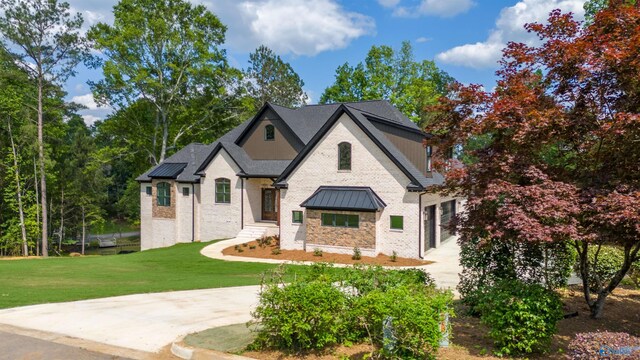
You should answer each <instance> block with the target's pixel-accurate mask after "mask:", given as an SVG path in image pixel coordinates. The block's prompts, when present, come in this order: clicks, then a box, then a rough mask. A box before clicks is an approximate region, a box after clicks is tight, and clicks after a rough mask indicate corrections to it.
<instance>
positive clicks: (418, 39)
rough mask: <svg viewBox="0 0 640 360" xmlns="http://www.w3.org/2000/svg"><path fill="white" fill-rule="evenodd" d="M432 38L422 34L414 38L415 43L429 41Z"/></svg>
mask: <svg viewBox="0 0 640 360" xmlns="http://www.w3.org/2000/svg"><path fill="white" fill-rule="evenodd" d="M431 40H433V39H431V38H428V37H424V36H420V37H419V38H417V39H416V42H417V43H426V42H427V41H431Z"/></svg>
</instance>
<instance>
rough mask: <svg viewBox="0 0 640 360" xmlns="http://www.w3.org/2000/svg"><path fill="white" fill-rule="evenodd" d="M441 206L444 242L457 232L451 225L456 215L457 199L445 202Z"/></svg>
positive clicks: (441, 235) (441, 239) (442, 237)
mask: <svg viewBox="0 0 640 360" xmlns="http://www.w3.org/2000/svg"><path fill="white" fill-rule="evenodd" d="M440 206H441V213H440V226H441V227H442V230H441V231H440V242H443V241H444V240H446V239H448V238H450V237H451V236H453V235H455V232H454V231H453V229H451V228H450V227H449V226H450V225H451V221H452V220H453V218H454V217H455V215H456V201H455V200H451V201H447V202H443V203H442V204H441V205H440Z"/></svg>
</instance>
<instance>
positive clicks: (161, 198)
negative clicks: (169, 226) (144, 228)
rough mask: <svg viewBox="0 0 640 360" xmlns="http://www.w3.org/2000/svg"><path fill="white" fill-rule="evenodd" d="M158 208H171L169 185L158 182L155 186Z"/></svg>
mask: <svg viewBox="0 0 640 360" xmlns="http://www.w3.org/2000/svg"><path fill="white" fill-rule="evenodd" d="M156 192H157V197H158V201H157V202H158V206H171V185H170V184H169V183H168V182H159V183H158V185H156Z"/></svg>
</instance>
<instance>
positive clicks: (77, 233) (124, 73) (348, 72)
mask: <svg viewBox="0 0 640 360" xmlns="http://www.w3.org/2000/svg"><path fill="white" fill-rule="evenodd" d="M0 7H1V8H2V15H1V16H0V36H1V39H2V42H1V44H0V189H2V192H1V194H0V256H4V255H11V256H15V255H28V254H29V255H44V256H47V255H48V254H49V253H50V252H51V253H54V254H59V253H60V251H61V248H62V245H63V244H65V242H69V243H73V242H75V241H77V240H78V239H81V238H84V237H85V236H86V235H88V232H89V231H90V229H91V228H94V229H95V227H96V226H99V225H100V224H101V223H102V222H104V221H105V220H107V219H126V220H128V221H130V222H136V221H138V220H139V186H138V184H137V183H136V182H135V180H134V179H135V177H136V176H138V175H140V174H141V173H143V172H144V171H146V170H147V169H148V168H149V167H151V166H153V165H155V164H158V163H160V162H161V161H163V160H164V159H165V158H166V157H168V156H170V155H171V154H172V153H174V152H176V151H177V150H179V149H180V148H181V147H183V146H185V145H187V144H189V143H191V142H202V143H211V142H212V141H214V140H215V139H217V138H218V137H219V136H221V135H223V134H224V133H225V132H227V131H228V130H230V129H231V128H233V127H235V126H236V125H238V124H239V123H240V122H242V121H244V120H246V119H248V118H249V117H250V116H252V115H253V114H254V113H255V111H257V110H258V109H259V108H260V106H262V104H263V103H264V102H266V101H271V102H275V103H277V104H280V105H283V106H289V107H298V106H303V105H304V104H305V103H306V101H307V100H308V97H307V95H306V93H305V92H304V90H303V86H304V82H303V80H302V79H301V78H300V76H299V75H298V74H296V72H295V71H294V70H293V68H292V67H291V65H290V64H288V63H286V62H284V61H283V60H282V59H281V58H280V56H278V55H277V54H276V53H274V52H273V51H272V50H270V49H269V48H267V47H265V46H260V47H258V48H257V49H256V50H255V51H254V52H253V53H252V54H251V55H250V59H249V63H248V64H247V67H246V68H245V69H237V68H234V67H232V66H230V65H229V62H228V59H227V54H226V53H225V51H224V49H222V46H223V44H224V42H225V32H226V27H225V25H224V24H223V23H222V22H221V21H220V20H219V19H218V17H217V16H216V15H215V14H213V13H211V12H210V11H208V10H207V9H206V8H205V7H204V6H203V5H193V4H191V3H190V2H188V1H186V0H162V1H156V0H121V1H120V2H119V3H118V4H117V5H116V6H114V8H113V15H114V22H113V23H112V24H104V23H99V24H96V25H94V26H92V27H91V28H90V29H89V30H88V31H85V30H86V29H85V30H83V29H84V28H83V19H82V16H81V14H79V13H72V11H71V9H70V7H69V5H68V4H67V3H64V2H60V1H58V0H0ZM365 63H366V64H367V66H363V65H362V64H360V65H358V66H356V67H355V68H353V69H352V68H350V67H349V65H348V64H345V65H343V66H342V67H340V68H339V69H338V70H337V71H336V82H335V84H333V85H332V86H331V87H329V88H328V89H327V90H326V91H325V94H323V96H322V99H321V101H323V102H332V101H356V100H367V99H373V98H376V99H378V98H386V99H388V100H390V101H391V102H392V103H394V104H395V105H396V106H398V107H399V108H401V109H403V110H405V112H406V113H407V115H409V116H411V117H412V118H413V119H415V120H416V121H421V120H424V114H422V113H420V111H421V110H420V109H422V108H423V105H425V104H431V103H435V101H436V100H437V98H438V97H439V95H441V93H442V92H443V89H445V88H446V85H447V83H448V82H449V81H451V78H450V77H449V76H448V75H447V74H445V73H443V72H441V71H440V70H439V69H437V68H436V67H435V65H434V64H433V62H430V61H422V62H416V61H414V59H413V53H412V49H411V46H410V45H409V43H405V44H404V45H403V46H402V48H401V49H400V50H399V51H398V53H397V54H396V53H395V52H394V50H393V49H392V48H390V47H388V46H381V47H375V46H374V47H373V48H372V49H371V51H370V52H369V54H368V55H367V57H366V59H365ZM396 65H397V66H396ZM82 66H86V67H89V68H93V69H95V70H96V71H100V72H101V73H102V78H101V80H99V81H95V82H91V81H90V82H88V85H89V86H90V87H91V90H92V93H93V96H94V99H95V101H96V102H97V103H98V104H99V105H101V106H106V107H107V108H110V109H112V112H111V114H110V115H108V116H107V117H106V118H105V119H103V120H99V121H97V122H95V123H93V124H91V125H87V124H86V123H85V122H84V119H83V118H82V116H80V115H79V111H80V110H82V109H83V106H82V105H79V104H74V103H70V102H68V101H66V100H65V98H66V95H67V94H66V92H65V85H66V82H67V80H68V79H69V78H70V77H72V76H74V75H76V72H77V71H78V70H79V69H80V67H82ZM345 77H352V78H353V79H355V80H353V81H350V82H349V81H346V80H345ZM412 101H414V103H413V105H410V104H409V103H411V102H412Z"/></svg>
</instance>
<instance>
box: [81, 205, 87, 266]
mask: <svg viewBox="0 0 640 360" xmlns="http://www.w3.org/2000/svg"><path fill="white" fill-rule="evenodd" d="M86 235H87V224H86V222H85V218H84V205H82V255H84V244H85V240H86Z"/></svg>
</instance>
